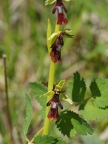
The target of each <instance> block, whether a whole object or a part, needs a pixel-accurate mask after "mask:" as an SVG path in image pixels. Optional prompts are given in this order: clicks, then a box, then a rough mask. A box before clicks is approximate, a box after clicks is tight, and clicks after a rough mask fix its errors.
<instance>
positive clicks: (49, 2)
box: [45, 0, 72, 6]
mask: <svg viewBox="0 0 108 144" xmlns="http://www.w3.org/2000/svg"><path fill="white" fill-rule="evenodd" d="M63 1H66V2H69V1H72V0H63ZM54 2H56V0H46V1H45V6H47V5H49V4H53V3H54Z"/></svg>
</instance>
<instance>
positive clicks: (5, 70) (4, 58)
mask: <svg viewBox="0 0 108 144" xmlns="http://www.w3.org/2000/svg"><path fill="white" fill-rule="evenodd" d="M2 57H3V66H4V80H5V96H6V112H7V122H8V126H9V132H10V135H11V141H12V143H13V135H12V123H11V116H10V111H9V110H10V108H9V96H8V83H7V68H6V55H5V54H3V56H2Z"/></svg>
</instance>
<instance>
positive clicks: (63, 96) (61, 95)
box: [60, 93, 73, 104]
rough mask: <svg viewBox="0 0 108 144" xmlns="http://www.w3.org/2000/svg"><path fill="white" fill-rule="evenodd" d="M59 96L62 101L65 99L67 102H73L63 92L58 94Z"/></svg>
mask: <svg viewBox="0 0 108 144" xmlns="http://www.w3.org/2000/svg"><path fill="white" fill-rule="evenodd" d="M60 97H61V98H62V99H63V100H64V101H67V102H68V103H70V104H73V102H72V100H71V99H70V98H69V97H68V96H67V95H65V94H64V93H61V94H60Z"/></svg>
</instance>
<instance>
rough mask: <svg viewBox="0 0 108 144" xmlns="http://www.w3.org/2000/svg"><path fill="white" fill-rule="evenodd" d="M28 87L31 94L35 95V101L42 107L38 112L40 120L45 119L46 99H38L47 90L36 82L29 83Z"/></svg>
mask: <svg viewBox="0 0 108 144" xmlns="http://www.w3.org/2000/svg"><path fill="white" fill-rule="evenodd" d="M29 86H30V88H31V90H32V92H33V93H34V94H35V95H36V100H37V101H38V102H39V103H40V105H41V106H42V109H41V110H40V114H41V116H42V118H45V109H46V101H47V97H40V96H42V95H44V94H45V93H46V92H47V88H46V87H45V86H44V85H42V84H39V83H36V82H32V83H29Z"/></svg>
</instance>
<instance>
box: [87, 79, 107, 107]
mask: <svg viewBox="0 0 108 144" xmlns="http://www.w3.org/2000/svg"><path fill="white" fill-rule="evenodd" d="M90 90H91V93H92V97H93V100H94V103H95V104H96V105H97V106H98V107H101V108H105V107H107V106H108V80H107V79H106V80H105V79H103V78H97V79H95V80H94V81H93V82H92V83H91V85H90Z"/></svg>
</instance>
